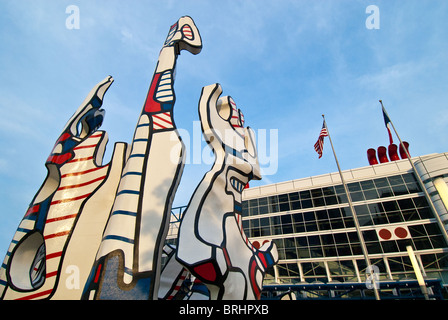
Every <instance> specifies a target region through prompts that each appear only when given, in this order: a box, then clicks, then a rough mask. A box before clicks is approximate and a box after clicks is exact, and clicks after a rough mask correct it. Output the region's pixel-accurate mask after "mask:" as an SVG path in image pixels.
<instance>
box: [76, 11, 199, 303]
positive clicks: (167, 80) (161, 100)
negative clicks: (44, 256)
mask: <svg viewBox="0 0 448 320" xmlns="http://www.w3.org/2000/svg"><path fill="white" fill-rule="evenodd" d="M201 49H202V42H201V38H200V35H199V31H198V29H197V27H196V26H195V24H194V22H193V20H192V19H191V18H190V17H187V16H185V17H182V18H180V19H179V21H178V22H177V23H175V24H174V25H173V26H171V28H170V31H169V33H168V36H167V39H166V41H165V44H164V46H163V48H162V50H161V51H160V54H159V59H158V62H157V67H156V70H155V73H154V76H153V79H152V82H151V85H150V88H149V91H148V95H147V98H146V101H145V104H144V106H143V110H142V112H141V115H140V118H139V120H138V123H137V128H136V130H135V133H134V138H133V141H132V145H131V150H130V154H129V156H128V159H127V162H126V165H125V167H124V170H123V174H122V178H121V180H120V184H119V187H118V192H117V195H116V199H115V203H114V206H113V210H112V212H111V215H110V218H109V221H108V224H107V227H106V229H105V231H104V235H103V240H102V242H101V245H100V248H99V250H98V254H97V259H96V262H95V264H94V267H93V269H92V272H91V275H90V278H89V280H88V283H87V284H86V288H85V292H84V295H83V298H84V299H157V298H158V292H157V291H158V287H159V281H160V264H161V257H162V248H163V245H164V241H165V237H166V234H167V232H168V227H169V222H170V215H171V204H172V200H173V197H174V194H175V191H176V189H177V186H178V184H179V181H180V177H181V174H182V170H183V166H184V161H183V158H184V156H185V152H184V146H183V143H182V141H181V139H180V137H179V135H178V134H177V131H176V126H175V124H174V120H173V111H174V109H173V108H174V103H175V95H174V87H173V86H174V73H175V66H176V61H177V57H178V55H179V54H180V52H181V51H182V50H187V51H189V52H190V53H192V54H198V53H199V52H200V51H201ZM173 135H175V136H177V139H173Z"/></svg>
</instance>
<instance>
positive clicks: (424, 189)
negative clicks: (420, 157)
mask: <svg viewBox="0 0 448 320" xmlns="http://www.w3.org/2000/svg"><path fill="white" fill-rule="evenodd" d="M379 101H380V103H381V107H382V108H383V112H384V114H385V115H386V116H387V117H388V118H389V122H390V124H391V126H392V128H393V129H394V132H395V134H396V136H397V138H398V140H399V141H400V145H401V148H402V149H403V150H404V152H406V156H407V158H408V160H409V163H410V164H411V167H412V170H414V172H415V177H416V178H417V180H418V182H419V183H420V186H421V188H422V190H423V192H424V193H425V196H426V199H427V200H428V203H429V206H430V207H431V210H432V211H433V213H434V216H435V218H436V220H437V223H438V224H439V227H440V229H441V232H442V235H443V237H444V239H445V241H446V242H447V243H448V234H447V231H446V229H445V226H444V225H443V222H442V219H440V216H439V214H438V213H437V210H436V207H435V206H434V203H433V202H432V199H431V196H430V195H429V193H428V190H426V188H425V184H424V183H423V180H422V178H420V175H419V174H418V172H417V169H416V168H415V165H414V163H413V162H412V160H411V156H410V155H409V152H408V149H407V148H406V147H405V145H404V144H403V141H402V140H401V138H400V136H399V135H398V132H397V130H396V129H395V126H394V123H393V122H392V120H391V119H390V117H389V114H388V113H387V111H386V108H384V106H383V101H382V100H379Z"/></svg>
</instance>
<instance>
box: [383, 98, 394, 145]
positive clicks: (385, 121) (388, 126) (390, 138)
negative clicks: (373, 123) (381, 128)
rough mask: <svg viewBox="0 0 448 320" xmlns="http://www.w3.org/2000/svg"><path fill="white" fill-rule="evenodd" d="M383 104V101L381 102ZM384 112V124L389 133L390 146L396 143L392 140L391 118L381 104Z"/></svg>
mask: <svg viewBox="0 0 448 320" xmlns="http://www.w3.org/2000/svg"><path fill="white" fill-rule="evenodd" d="M380 102H381V100H380ZM381 106H382V110H383V117H384V124H385V125H386V129H387V133H389V144H392V143H394V140H393V139H392V132H391V131H390V119H389V116H388V115H387V114H386V112H384V107H383V104H382V103H381Z"/></svg>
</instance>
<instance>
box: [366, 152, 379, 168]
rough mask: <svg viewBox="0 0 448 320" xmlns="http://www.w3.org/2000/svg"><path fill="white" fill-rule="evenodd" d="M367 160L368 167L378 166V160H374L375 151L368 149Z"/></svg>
mask: <svg viewBox="0 0 448 320" xmlns="http://www.w3.org/2000/svg"><path fill="white" fill-rule="evenodd" d="M367 160H369V164H370V165H374V164H378V159H377V158H376V150H375V149H373V148H370V149H368V150H367Z"/></svg>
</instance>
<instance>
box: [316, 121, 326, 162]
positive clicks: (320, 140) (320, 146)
mask: <svg viewBox="0 0 448 320" xmlns="http://www.w3.org/2000/svg"><path fill="white" fill-rule="evenodd" d="M325 137H328V130H327V126H326V124H325V120H324V123H323V124H322V129H321V130H320V134H319V138H318V139H317V142H316V143H315V144H314V150H316V152H317V153H318V154H319V159H320V158H322V152H323V149H324V138H325Z"/></svg>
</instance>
